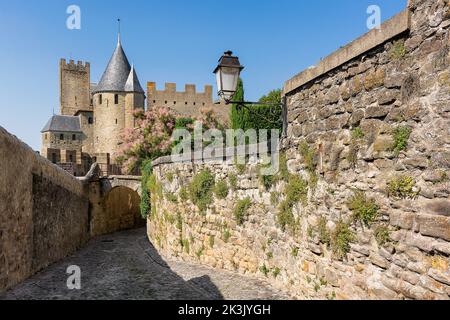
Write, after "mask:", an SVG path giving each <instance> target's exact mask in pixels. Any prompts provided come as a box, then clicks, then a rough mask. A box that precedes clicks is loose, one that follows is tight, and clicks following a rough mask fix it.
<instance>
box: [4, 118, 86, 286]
mask: <svg viewBox="0 0 450 320" xmlns="http://www.w3.org/2000/svg"><path fill="white" fill-rule="evenodd" d="M0 159H2V162H1V171H0V186H1V187H0V291H3V290H6V289H8V288H10V287H12V286H14V285H16V284H18V283H20V282H21V281H23V280H24V279H26V278H27V277H29V276H31V275H32V274H34V273H36V272H38V271H39V270H41V269H43V268H45V267H47V266H48V265H50V264H51V263H53V262H55V261H58V260H60V259H61V258H63V257H65V256H67V255H68V254H70V253H72V252H74V251H76V250H77V249H78V248H80V247H81V246H82V245H83V244H84V243H85V242H86V241H87V240H88V238H89V230H88V219H89V217H88V210H89V201H88V198H87V197H86V196H85V195H84V191H83V187H82V185H81V183H80V182H79V181H78V180H76V178H74V177H73V176H71V175H69V174H68V173H66V172H65V171H63V170H62V169H60V168H58V167H57V166H55V165H53V164H51V163H50V162H49V161H47V160H45V159H44V158H42V157H41V156H39V155H37V154H36V153H35V152H34V151H33V150H32V149H31V148H29V147H28V146H26V145H25V144H23V143H22V142H21V141H20V140H18V139H17V138H16V137H14V136H12V135H10V134H9V133H8V132H6V131H5V130H4V129H3V128H1V127H0Z"/></svg>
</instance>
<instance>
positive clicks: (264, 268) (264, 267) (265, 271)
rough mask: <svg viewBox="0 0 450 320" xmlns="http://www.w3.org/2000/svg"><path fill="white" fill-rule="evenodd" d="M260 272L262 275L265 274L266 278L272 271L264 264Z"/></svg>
mask: <svg viewBox="0 0 450 320" xmlns="http://www.w3.org/2000/svg"><path fill="white" fill-rule="evenodd" d="M259 271H261V273H262V274H264V275H265V276H266V277H267V275H268V274H269V272H270V269H269V268H267V266H266V265H265V264H263V265H262V266H261V267H260V268H259Z"/></svg>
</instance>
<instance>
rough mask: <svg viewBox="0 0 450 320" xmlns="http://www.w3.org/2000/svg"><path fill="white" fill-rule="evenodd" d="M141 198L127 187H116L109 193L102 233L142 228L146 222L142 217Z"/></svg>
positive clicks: (105, 200) (104, 204)
mask: <svg viewBox="0 0 450 320" xmlns="http://www.w3.org/2000/svg"><path fill="white" fill-rule="evenodd" d="M140 201H141V198H140V196H139V194H138V193H137V192H136V191H134V190H132V189H130V188H127V187H122V186H119V187H115V188H113V189H111V191H109V192H108V194H107V195H106V196H105V198H104V202H103V212H104V217H103V218H102V219H101V220H102V221H103V223H102V228H101V229H102V232H101V233H103V234H105V233H112V232H115V231H121V230H127V229H133V228H140V227H143V226H145V223H146V221H145V220H144V219H143V218H142V216H141V211H140Z"/></svg>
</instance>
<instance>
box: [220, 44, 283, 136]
mask: <svg viewBox="0 0 450 320" xmlns="http://www.w3.org/2000/svg"><path fill="white" fill-rule="evenodd" d="M243 69H244V66H242V65H241V63H240V62H239V58H238V57H235V56H233V52H232V51H226V52H225V53H224V55H223V56H222V57H221V58H220V59H219V64H218V66H217V67H216V69H215V70H214V74H215V75H216V81H217V93H218V95H219V97H221V98H222V99H223V100H224V101H225V103H226V104H236V105H238V106H240V107H243V108H246V109H247V110H248V111H249V112H250V113H252V115H254V116H255V117H259V118H261V117H263V116H262V115H260V114H258V113H254V112H252V109H251V108H249V107H248V106H249V105H265V106H272V107H274V108H281V111H282V112H281V117H282V121H283V133H282V136H283V137H286V135H287V107H286V98H285V97H284V98H283V99H282V102H281V103H263V102H249V101H232V99H233V97H234V95H235V94H236V90H237V85H238V81H239V77H240V74H241V71H242V70H243ZM264 120H266V121H269V122H273V121H271V120H269V119H266V118H264Z"/></svg>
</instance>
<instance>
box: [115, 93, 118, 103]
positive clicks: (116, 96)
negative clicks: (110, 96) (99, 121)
mask: <svg viewBox="0 0 450 320" xmlns="http://www.w3.org/2000/svg"><path fill="white" fill-rule="evenodd" d="M114 104H119V95H118V94H115V95H114Z"/></svg>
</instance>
